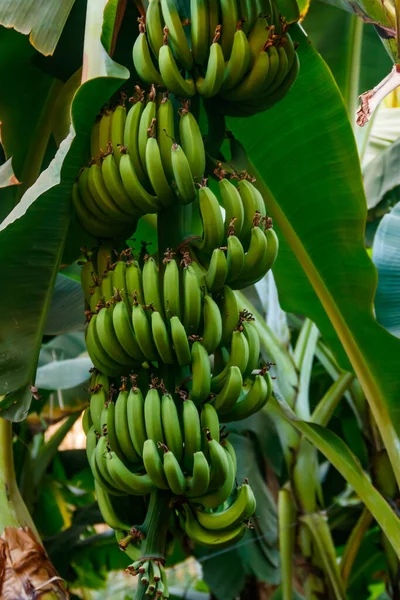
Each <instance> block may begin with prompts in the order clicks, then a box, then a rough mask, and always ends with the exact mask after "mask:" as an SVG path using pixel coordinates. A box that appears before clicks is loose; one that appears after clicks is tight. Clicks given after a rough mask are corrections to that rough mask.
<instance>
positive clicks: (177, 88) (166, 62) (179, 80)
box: [158, 27, 196, 98]
mask: <svg viewBox="0 0 400 600" xmlns="http://www.w3.org/2000/svg"><path fill="white" fill-rule="evenodd" d="M168 33H169V31H168V28H167V27H164V44H163V46H161V48H160V52H159V53H158V67H159V69H160V73H161V77H162V79H163V81H164V85H165V87H166V88H167V89H168V90H169V91H170V92H172V93H173V94H174V96H177V97H178V98H191V97H192V96H194V95H195V93H196V87H195V85H194V81H193V80H192V79H184V78H183V77H182V75H181V73H180V71H179V69H178V65H177V64H176V61H175V58H174V56H173V54H172V50H171V48H170V47H169V46H168Z"/></svg>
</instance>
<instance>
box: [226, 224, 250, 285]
mask: <svg viewBox="0 0 400 600" xmlns="http://www.w3.org/2000/svg"><path fill="white" fill-rule="evenodd" d="M226 261H227V267H228V273H227V276H226V282H227V283H228V284H231V283H232V282H233V281H236V279H239V277H240V275H241V274H242V271H243V267H244V264H245V253H244V249H243V246H242V244H241V242H240V240H239V238H238V237H236V235H229V236H228V241H227V252H226Z"/></svg>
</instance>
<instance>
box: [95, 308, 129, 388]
mask: <svg viewBox="0 0 400 600" xmlns="http://www.w3.org/2000/svg"><path fill="white" fill-rule="evenodd" d="M96 321H97V315H92V318H91V319H90V321H89V326H88V328H87V330H86V346H87V350H88V353H89V356H90V358H91V360H92V362H93V364H94V366H95V367H96V364H99V365H100V366H101V368H99V371H102V372H103V373H104V374H105V375H108V376H109V377H116V376H118V375H120V374H121V368H122V365H121V364H119V363H118V362H116V361H115V360H113V359H112V358H111V357H110V356H109V355H108V353H107V352H106V351H105V350H104V348H103V346H102V344H101V342H100V340H99V336H98V333H97V323H96ZM96 368H97V367H96Z"/></svg>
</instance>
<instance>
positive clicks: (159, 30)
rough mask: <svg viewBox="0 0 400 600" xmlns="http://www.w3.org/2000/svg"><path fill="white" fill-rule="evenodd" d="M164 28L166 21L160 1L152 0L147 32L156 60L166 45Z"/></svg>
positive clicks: (148, 11) (147, 20) (148, 13)
mask: <svg viewBox="0 0 400 600" xmlns="http://www.w3.org/2000/svg"><path fill="white" fill-rule="evenodd" d="M163 27H164V21H163V16H162V12H161V2H160V0H151V1H150V2H149V4H148V6H147V11H146V30H147V31H146V32H147V38H148V41H149V44H150V48H151V50H152V52H153V54H154V57H155V58H156V59H157V58H158V53H159V51H160V48H161V46H162V45H163V43H164V36H163Z"/></svg>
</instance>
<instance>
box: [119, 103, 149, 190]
mask: <svg viewBox="0 0 400 600" xmlns="http://www.w3.org/2000/svg"><path fill="white" fill-rule="evenodd" d="M131 100H135V102H134V104H133V105H132V106H131V108H130V109H129V112H128V114H127V117H126V121H125V129H124V146H126V147H127V148H128V152H129V156H130V158H131V161H132V164H133V169H134V171H135V173H136V175H137V177H138V179H139V180H140V182H141V183H142V184H143V185H145V183H146V180H147V177H146V173H145V171H144V169H143V166H142V162H141V160H140V154H139V141H138V140H139V126H140V119H141V115H142V112H143V109H144V102H143V98H142V96H140V97H139V99H137V100H136V99H133V98H132V99H131Z"/></svg>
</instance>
